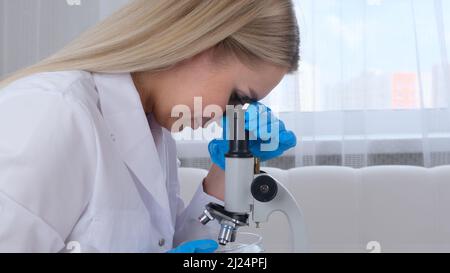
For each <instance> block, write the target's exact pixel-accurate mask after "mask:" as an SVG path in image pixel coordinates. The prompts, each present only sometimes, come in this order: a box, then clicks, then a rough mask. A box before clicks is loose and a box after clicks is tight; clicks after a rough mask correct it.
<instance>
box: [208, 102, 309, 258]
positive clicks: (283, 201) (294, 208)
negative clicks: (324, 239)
mask: <svg viewBox="0 0 450 273" xmlns="http://www.w3.org/2000/svg"><path fill="white" fill-rule="evenodd" d="M246 110H247V107H246V106H244V107H242V106H240V107H236V108H234V110H233V111H231V113H230V111H227V115H228V120H229V121H231V122H229V128H228V133H229V137H230V140H229V141H230V150H229V153H228V154H227V155H226V159H225V166H226V170H225V207H223V206H220V205H218V204H214V203H210V204H208V205H207V206H206V209H205V211H204V212H203V214H202V216H200V217H199V220H200V222H202V223H203V224H207V223H208V222H209V221H211V220H214V219H215V220H217V221H219V223H220V225H221V230H220V233H219V236H218V241H219V243H220V244H222V245H226V244H227V243H229V242H234V241H235V238H236V233H237V230H238V228H239V227H242V226H248V225H249V218H250V219H251V221H253V222H254V223H255V224H256V226H257V227H258V226H259V223H264V222H267V221H268V220H269V216H270V215H271V214H272V213H273V212H275V211H281V212H283V213H284V214H285V215H286V217H287V218H288V221H289V225H290V228H291V233H292V239H293V251H294V252H306V251H307V242H306V230H305V223H304V219H303V215H302V212H301V210H300V207H299V205H298V204H297V202H296V200H295V198H294V197H293V196H292V194H291V193H290V192H289V190H288V189H287V188H286V187H285V186H284V185H283V184H281V183H279V182H278V181H276V180H275V179H274V178H272V177H271V176H270V175H268V174H266V173H260V172H259V164H257V160H256V159H255V158H254V156H253V155H252V154H251V152H250V151H249V149H248V140H249V133H248V131H246V130H245V112H246ZM250 215H251V217H249V216H250Z"/></svg>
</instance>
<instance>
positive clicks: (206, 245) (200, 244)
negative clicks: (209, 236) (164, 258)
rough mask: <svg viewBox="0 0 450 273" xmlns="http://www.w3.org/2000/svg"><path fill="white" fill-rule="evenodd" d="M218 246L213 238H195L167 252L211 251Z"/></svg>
mask: <svg viewBox="0 0 450 273" xmlns="http://www.w3.org/2000/svg"><path fill="white" fill-rule="evenodd" d="M218 247H219V245H218V244H217V242H216V241H214V240H197V241H189V242H186V243H183V244H181V245H179V246H178V247H176V248H174V249H171V250H169V251H168V252H167V253H213V252H214V251H216V249H217V248H218Z"/></svg>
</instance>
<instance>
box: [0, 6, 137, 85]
mask: <svg viewBox="0 0 450 273" xmlns="http://www.w3.org/2000/svg"><path fill="white" fill-rule="evenodd" d="M127 1H128V0H80V5H68V3H67V1H66V0H0V77H3V76H5V75H6V74H7V73H11V72H14V71H16V70H18V69H21V68H23V67H26V66H29V65H31V64H33V63H36V62H37V61H39V60H42V59H44V58H45V57H48V56H49V55H51V54H52V53H54V52H56V51H58V50H59V49H61V48H62V47H64V45H66V44H67V43H68V42H70V41H71V40H73V39H74V38H76V37H77V36H78V35H79V34H80V33H82V32H83V31H85V30H86V29H88V28H89V27H90V26H92V25H94V24H95V23H97V22H98V21H99V20H100V19H103V18H105V17H106V16H107V15H109V14H110V13H112V12H113V11H115V10H116V9H117V8H119V7H121V6H122V5H123V4H125V3H126V2H127Z"/></svg>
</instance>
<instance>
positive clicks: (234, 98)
mask: <svg viewBox="0 0 450 273" xmlns="http://www.w3.org/2000/svg"><path fill="white" fill-rule="evenodd" d="M252 101H253V100H252V99H251V98H249V97H247V96H245V97H241V96H239V95H238V94H237V93H236V92H234V93H233V94H232V95H231V97H230V102H229V103H230V105H244V104H246V103H251V102H252Z"/></svg>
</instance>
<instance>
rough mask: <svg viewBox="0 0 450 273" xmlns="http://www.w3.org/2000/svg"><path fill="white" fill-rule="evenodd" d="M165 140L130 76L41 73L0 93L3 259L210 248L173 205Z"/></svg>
mask: <svg viewBox="0 0 450 273" xmlns="http://www.w3.org/2000/svg"><path fill="white" fill-rule="evenodd" d="M177 167H178V166H177V159H176V147H175V142H174V140H173V138H172V137H171V134H170V132H169V131H167V130H166V129H164V128H162V127H160V126H159V125H158V124H157V123H156V122H155V121H154V120H153V118H152V116H151V115H149V116H146V115H145V112H144V110H143V107H142V104H141V101H140V98H139V94H138V92H137V90H136V88H135V86H134V83H133V81H132V78H131V75H130V74H129V73H125V74H101V73H89V72H86V71H61V72H48V73H38V74H34V75H31V76H28V77H26V78H23V79H20V80H18V81H16V82H14V83H12V84H10V85H9V86H7V87H6V88H4V89H3V90H0V252H60V251H69V250H71V251H81V252H166V251H167V250H169V249H171V248H173V247H174V246H176V245H178V244H179V243H181V242H184V241H188V240H194V239H202V238H211V239H214V238H217V237H216V236H217V234H218V224H214V223H210V224H208V225H207V226H202V225H201V224H200V223H199V222H198V220H197V217H198V216H199V215H200V214H201V212H202V211H203V209H204V206H205V205H206V204H207V203H208V202H216V203H221V201H219V200H217V199H215V198H213V197H212V196H209V195H207V194H206V193H204V192H203V188H202V187H199V189H198V190H197V193H196V194H195V196H194V198H193V200H192V201H191V202H190V204H189V205H188V206H187V207H186V208H185V206H184V204H183V202H182V201H181V199H180V197H179V183H178V174H177Z"/></svg>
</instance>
